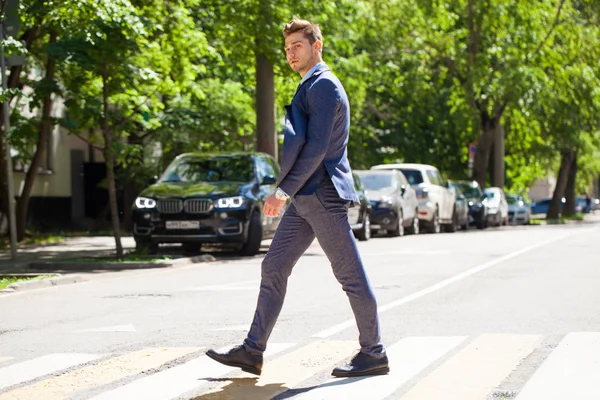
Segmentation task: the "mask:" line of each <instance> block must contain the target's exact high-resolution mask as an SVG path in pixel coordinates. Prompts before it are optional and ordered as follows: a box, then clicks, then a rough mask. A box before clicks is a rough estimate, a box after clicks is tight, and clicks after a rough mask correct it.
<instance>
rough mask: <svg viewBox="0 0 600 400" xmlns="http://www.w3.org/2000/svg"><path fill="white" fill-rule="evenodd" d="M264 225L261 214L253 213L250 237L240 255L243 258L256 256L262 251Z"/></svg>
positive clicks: (249, 226) (249, 229)
mask: <svg viewBox="0 0 600 400" xmlns="http://www.w3.org/2000/svg"><path fill="white" fill-rule="evenodd" d="M262 234H263V232H262V225H261V222H260V213H258V212H253V213H252V215H251V216H250V224H249V225H248V235H247V238H246V243H244V244H243V245H242V248H241V249H240V254H241V255H242V256H255V255H256V254H258V252H259V251H260V244H261V242H262Z"/></svg>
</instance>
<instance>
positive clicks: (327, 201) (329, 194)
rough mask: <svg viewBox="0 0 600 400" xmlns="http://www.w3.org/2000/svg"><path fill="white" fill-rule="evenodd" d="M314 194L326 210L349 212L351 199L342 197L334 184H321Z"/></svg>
mask: <svg viewBox="0 0 600 400" xmlns="http://www.w3.org/2000/svg"><path fill="white" fill-rule="evenodd" d="M314 196H315V198H316V199H317V201H318V202H319V203H320V204H321V206H323V208H324V209H325V210H327V211H331V212H343V213H348V208H349V207H350V201H348V200H344V199H342V198H341V197H340V196H339V194H338V192H337V189H336V188H335V186H333V184H328V185H322V186H320V187H319V188H317V190H316V191H315V193H314Z"/></svg>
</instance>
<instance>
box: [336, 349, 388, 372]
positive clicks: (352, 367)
mask: <svg viewBox="0 0 600 400" xmlns="http://www.w3.org/2000/svg"><path fill="white" fill-rule="evenodd" d="M388 372H390V367H389V364H388V358H387V356H383V357H380V358H378V357H374V356H371V355H369V354H367V353H363V352H362V351H361V352H360V353H358V354H357V355H355V356H354V358H352V361H350V364H348V365H346V366H345V367H337V368H335V369H334V370H333V371H332V372H331V375H333V376H336V377H339V378H346V377H352V376H370V375H385V374H387V373H388Z"/></svg>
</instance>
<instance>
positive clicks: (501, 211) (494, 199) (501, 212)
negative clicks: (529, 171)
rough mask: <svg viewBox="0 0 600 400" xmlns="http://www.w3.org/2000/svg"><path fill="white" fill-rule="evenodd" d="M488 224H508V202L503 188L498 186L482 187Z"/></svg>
mask: <svg viewBox="0 0 600 400" xmlns="http://www.w3.org/2000/svg"><path fill="white" fill-rule="evenodd" d="M483 194H485V196H486V199H485V200H484V201H485V202H486V205H487V208H488V224H489V225H495V226H500V225H508V202H507V201H506V195H505V194H504V190H502V189H500V188H499V187H489V188H486V189H484V191H483Z"/></svg>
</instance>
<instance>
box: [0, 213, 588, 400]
mask: <svg viewBox="0 0 600 400" xmlns="http://www.w3.org/2000/svg"><path fill="white" fill-rule="evenodd" d="M359 247H360V250H361V253H362V256H363V259H364V262H365V265H366V267H367V269H368V274H369V277H370V280H371V283H372V285H373V288H374V291H375V294H376V296H377V300H378V304H379V307H380V320H381V329H382V338H383V340H384V342H385V344H386V345H387V347H388V354H389V357H390V363H391V364H390V368H391V370H392V371H391V373H390V375H388V376H384V377H377V378H368V379H338V380H334V381H330V378H331V376H330V372H331V369H332V368H333V367H334V366H335V365H340V364H343V363H344V362H345V361H347V360H349V359H350V358H351V357H352V355H353V354H354V352H355V351H356V350H357V349H358V343H357V331H356V328H355V327H354V322H353V320H352V314H351V311H350V307H349V304H348V301H347V298H346V296H345V294H344V293H343V291H342V290H341V288H340V287H339V284H338V283H337V281H336V280H335V279H334V277H333V274H332V273H331V269H330V266H329V263H328V260H327V258H326V257H325V255H324V254H323V252H322V251H321V249H320V247H319V246H318V244H317V243H316V242H315V243H314V244H313V246H312V247H311V248H310V249H309V251H308V252H307V253H306V255H305V256H304V257H302V259H301V260H300V262H299V263H298V265H297V266H296V268H295V270H294V273H293V275H292V277H291V280H290V283H289V286H288V294H287V299H286V303H285V305H284V309H283V311H282V313H281V316H280V318H279V322H278V324H277V325H276V328H275V331H274V332H273V335H272V336H271V339H270V342H269V343H270V346H269V349H268V352H269V354H268V355H267V356H266V362H265V367H264V370H263V375H262V377H261V378H260V380H257V379H256V378H255V377H252V376H251V375H248V374H245V373H241V372H238V371H237V370H234V369H230V368H225V367H221V366H220V364H217V363H215V362H214V361H212V360H209V359H207V358H206V357H205V356H204V355H203V354H204V351H205V350H206V349H207V348H211V347H215V348H222V347H226V346H231V345H233V344H238V343H240V342H241V341H242V340H243V338H244V335H245V332H246V331H247V328H248V326H249V324H250V321H251V318H252V314H253V312H254V306H255V304H256V296H257V290H258V285H259V279H260V263H261V258H262V256H258V257H255V258H245V259H235V258H230V259H225V260H222V261H217V262H213V263H206V264H196V265H189V266H182V267H177V268H170V269H164V270H145V271H122V272H111V273H103V274H96V275H94V274H91V275H90V276H89V281H87V282H85V283H78V284H73V285H68V286H64V287H56V288H48V289H40V290H31V291H26V292H22V293H13V294H10V295H6V296H0V399H1V400H5V399H30V398H31V399H44V400H46V399H111V400H115V399H244V400H246V399H249V400H254V399H271V398H277V399H284V398H293V399H354V398H356V399H369V400H371V399H388V398H389V399H405V400H429V399H444V400H448V399H456V400H469V399H481V400H486V399H487V400H492V399H493V400H500V399H517V400H531V399H533V400H548V399H557V400H558V399H561V400H580V399H595V400H597V399H599V398H600V317H599V315H600V290H598V286H599V285H600V224H581V225H565V226H528V227H507V228H498V229H488V230H485V231H476V230H470V231H468V232H457V233H454V234H439V235H418V236H405V237H401V238H375V239H372V240H370V241H368V242H361V243H359Z"/></svg>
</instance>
